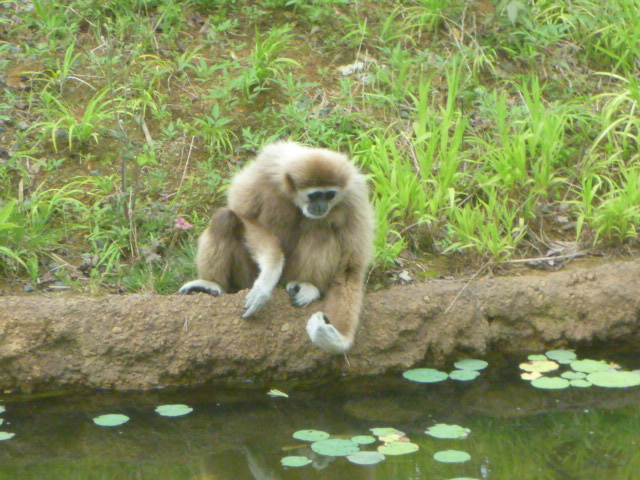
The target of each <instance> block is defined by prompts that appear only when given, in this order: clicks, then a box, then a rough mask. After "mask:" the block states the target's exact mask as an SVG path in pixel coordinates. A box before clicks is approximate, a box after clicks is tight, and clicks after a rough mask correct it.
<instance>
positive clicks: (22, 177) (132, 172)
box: [0, 0, 640, 292]
mask: <svg viewBox="0 0 640 480" xmlns="http://www.w3.org/2000/svg"><path fill="white" fill-rule="evenodd" d="M2 7H3V8H0V72H3V73H2V74H0V87H1V88H2V92H3V100H2V101H1V103H0V274H1V275H2V276H3V277H4V278H5V279H8V280H9V281H10V282H12V283H13V284H14V285H23V284H25V283H29V284H31V285H38V284H41V285H42V284H49V285H50V284H53V285H54V286H55V285H56V282H57V286H60V287H68V286H70V287H72V288H74V289H82V290H85V289H88V290H91V291H98V290H100V289H101V288H103V287H104V286H105V285H106V286H109V287H110V288H111V289H114V290H116V291H139V290H145V291H157V292H171V291H175V290H176V288H177V287H178V286H179V285H180V284H181V283H182V282H183V281H184V280H185V279H189V278H192V277H193V276H194V274H195V272H194V266H193V260H192V258H193V254H194V250H195V248H194V238H195V236H196V235H197V232H199V231H201V230H202V228H204V227H205V225H206V224H207V221H208V217H209V215H210V214H211V211H212V210H213V209H214V208H215V207H216V206H219V205H221V204H222V202H223V201H224V191H225V187H226V185H227V182H228V179H229V177H230V176H231V175H232V174H233V173H234V172H235V171H237V170H238V169H239V168H240V167H241V166H242V164H243V163H244V162H246V161H247V160H249V159H250V158H251V157H252V155H253V154H254V153H255V152H256V150H257V149H259V148H260V146H261V145H263V144H264V143H265V142H267V141H270V140H273V139H277V138H291V139H294V140H298V141H301V142H306V143H309V144H312V145H318V146H325V147H329V148H334V149H338V150H341V151H346V152H349V153H350V154H351V155H352V156H353V158H354V159H355V160H356V161H357V162H358V163H359V164H360V165H361V166H362V167H363V169H364V170H365V171H366V172H367V173H368V174H369V175H370V177H371V181H372V185H373V187H374V193H373V199H374V202H375V206H376V216H377V222H378V229H377V238H376V251H377V257H376V258H377V260H376V265H375V267H376V268H375V272H376V273H378V274H381V273H382V272H384V271H385V270H386V269H388V268H389V267H390V266H392V265H395V261H397V260H398V259H400V260H401V261H403V265H404V267H403V268H409V269H410V270H412V271H414V272H416V274H418V273H417V272H424V271H427V272H428V271H429V267H428V265H427V264H426V263H425V258H431V259H432V258H434V257H436V256H444V258H445V259H447V260H450V259H453V260H454V261H455V262H458V263H460V262H462V263H463V264H465V265H469V266H472V268H473V267H477V266H480V265H496V264H500V262H505V261H509V260H512V259H518V258H523V257H525V258H526V257H544V256H547V255H548V254H549V252H550V251H551V252H554V253H556V254H560V255H572V254H574V253H575V252H578V251H607V252H611V251H620V250H624V251H629V250H631V251H634V249H637V247H638V235H637V233H638V227H639V226H640V163H639V161H638V154H639V145H638V142H639V140H640V138H639V136H640V132H639V130H638V128H639V126H640V113H639V112H638V107H639V102H640V85H639V81H638V78H640V76H639V73H640V60H639V53H640V52H639V51H638V50H639V47H638V45H640V23H638V22H637V18H638V14H639V13H640V1H638V0H612V1H609V2H597V1H592V0H573V1H566V0H559V1H558V0H553V1H552V0H542V1H530V2H525V1H517V0H516V1H506V2H505V1H501V2H491V1H487V0H478V1H457V0H454V1H443V0H430V1H426V0H414V1H406V2H392V1H389V0H379V1H348V0H315V1H314V0H312V1H301V0H266V1H262V2H250V1H231V0H210V1H205V0H190V1H187V0H184V1H178V0H155V1H152V0H149V1H145V0H127V1H125V0H115V1H110V2H96V1H90V0H77V1H62V0H32V1H27V0H25V1H23V0H17V1H5V2H3V3H2ZM418 276H419V275H418ZM382 277H383V275H380V278H382Z"/></svg>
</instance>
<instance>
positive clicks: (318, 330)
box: [307, 312, 351, 353]
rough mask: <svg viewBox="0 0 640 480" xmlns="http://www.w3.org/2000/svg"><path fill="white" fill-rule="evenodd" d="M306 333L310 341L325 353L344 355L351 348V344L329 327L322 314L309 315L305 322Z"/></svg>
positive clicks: (325, 317) (327, 320) (326, 319)
mask: <svg viewBox="0 0 640 480" xmlns="http://www.w3.org/2000/svg"><path fill="white" fill-rule="evenodd" d="M307 333H308V334H309V338H311V341H312V342H313V343H315V344H316V345H317V346H318V347H320V348H321V349H322V350H324V351H325V352H329V353H344V352H346V351H347V350H349V348H350V347H351V342H349V341H347V340H346V339H345V338H344V337H343V336H342V334H341V333H340V332H339V331H338V330H337V329H336V327H334V326H333V325H331V321H330V320H329V317H327V316H326V315H325V314H324V313H322V312H316V313H314V314H313V315H311V318H309V321H308V322H307Z"/></svg>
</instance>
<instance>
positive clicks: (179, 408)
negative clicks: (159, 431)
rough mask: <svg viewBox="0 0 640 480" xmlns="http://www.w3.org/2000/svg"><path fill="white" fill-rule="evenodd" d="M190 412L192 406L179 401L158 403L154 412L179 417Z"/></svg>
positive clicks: (164, 415)
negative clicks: (170, 403) (172, 403)
mask: <svg viewBox="0 0 640 480" xmlns="http://www.w3.org/2000/svg"><path fill="white" fill-rule="evenodd" d="M191 412H193V408H191V407H190V406H188V405H183V404H181V403H178V404H175V405H160V406H159V407H156V413H157V414H158V415H162V416H163V417H180V416H182V415H186V414H187V413H191Z"/></svg>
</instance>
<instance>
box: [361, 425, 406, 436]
mask: <svg viewBox="0 0 640 480" xmlns="http://www.w3.org/2000/svg"><path fill="white" fill-rule="evenodd" d="M369 430H370V431H371V433H373V434H374V435H375V436H376V437H385V436H387V435H393V434H394V433H397V434H399V435H405V433H404V432H401V431H400V430H396V429H395V428H390V427H378V428H370V429H369Z"/></svg>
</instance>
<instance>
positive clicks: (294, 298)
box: [286, 282, 320, 307]
mask: <svg viewBox="0 0 640 480" xmlns="http://www.w3.org/2000/svg"><path fill="white" fill-rule="evenodd" d="M286 290H287V293H288V294H289V296H290V297H291V303H293V304H294V305H295V306H296V307H304V306H305V305H309V304H310V303H311V302H313V301H315V300H318V299H319V298H320V290H318V289H317V288H316V286H315V285H312V284H310V283H307V282H289V283H287V286H286Z"/></svg>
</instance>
